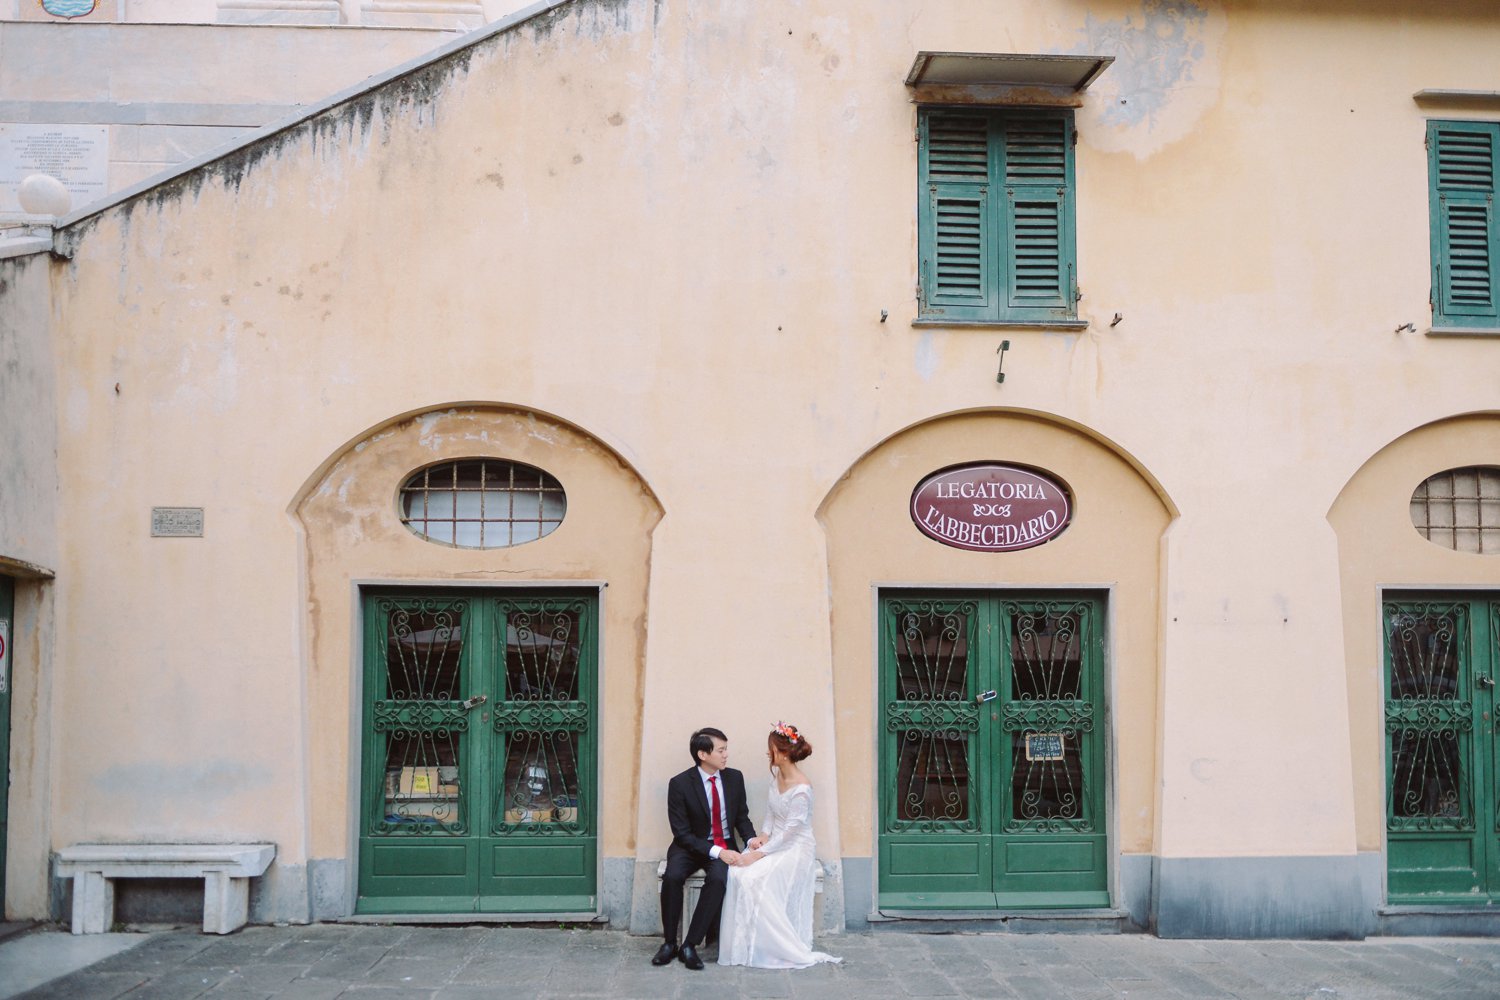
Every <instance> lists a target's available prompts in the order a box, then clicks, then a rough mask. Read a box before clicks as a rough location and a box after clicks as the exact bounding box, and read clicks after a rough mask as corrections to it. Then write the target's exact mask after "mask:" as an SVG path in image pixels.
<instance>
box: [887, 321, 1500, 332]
mask: <svg viewBox="0 0 1500 1000" xmlns="http://www.w3.org/2000/svg"><path fill="white" fill-rule="evenodd" d="M911 325H912V326H922V327H953V328H957V327H962V328H965V329H980V330H1087V329H1088V327H1089V321H1088V320H1086V319H914V320H912V321H911ZM1495 332H1500V331H1495Z"/></svg>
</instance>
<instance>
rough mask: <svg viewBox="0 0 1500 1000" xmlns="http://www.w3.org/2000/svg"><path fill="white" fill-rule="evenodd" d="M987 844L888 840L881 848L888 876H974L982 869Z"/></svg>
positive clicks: (986, 852)
mask: <svg viewBox="0 0 1500 1000" xmlns="http://www.w3.org/2000/svg"><path fill="white" fill-rule="evenodd" d="M987 854H988V845H987V844H984V843H982V842H979V841H967V842H958V843H954V842H951V841H948V842H943V843H937V844H934V843H932V842H931V841H930V840H927V841H922V840H919V841H914V842H912V841H908V842H905V843H903V842H901V841H891V842H890V843H889V844H888V845H887V847H886V851H885V857H887V858H888V859H889V861H890V867H889V868H888V869H887V870H888V871H889V872H890V873H891V874H892V875H923V876H929V877H930V876H938V875H960V876H964V877H966V878H974V877H976V876H978V875H979V874H980V873H981V872H982V871H984V869H985V862H986V861H988V860H989V859H988V857H987Z"/></svg>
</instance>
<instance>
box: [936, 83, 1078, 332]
mask: <svg viewBox="0 0 1500 1000" xmlns="http://www.w3.org/2000/svg"><path fill="white" fill-rule="evenodd" d="M919 138H920V142H921V148H920V157H921V178H922V201H921V205H920V220H919V221H920V227H921V231H920V245H921V253H922V265H921V302H920V305H921V315H922V317H923V318H924V319H939V320H943V319H946V320H952V321H955V322H965V321H968V322H986V321H988V322H1002V321H1014V322H1023V323H1024V322H1039V323H1046V322H1049V321H1054V320H1060V319H1072V318H1073V317H1074V315H1075V313H1074V304H1075V300H1076V295H1075V292H1074V280H1073V261H1074V250H1073V120H1072V116H1071V115H1069V114H1058V113H1056V112H1041V111H1027V110H1021V111H1017V110H1011V109H1006V110H1002V111H995V110H991V109H970V108H963V109H941V108H939V109H931V110H926V111H924V112H923V113H922V116H921V119H920V132H919Z"/></svg>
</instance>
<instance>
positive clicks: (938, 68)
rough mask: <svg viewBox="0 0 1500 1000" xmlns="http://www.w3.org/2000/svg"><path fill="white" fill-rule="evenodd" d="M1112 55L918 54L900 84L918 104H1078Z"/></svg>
mask: <svg viewBox="0 0 1500 1000" xmlns="http://www.w3.org/2000/svg"><path fill="white" fill-rule="evenodd" d="M1114 61H1115V57H1114V56H1074V55H1029V54H1018V53H997V52H918V53H917V58H916V61H915V62H913V63H912V65H911V72H910V73H908V74H906V85H907V86H908V87H911V88H912V89H913V90H915V91H916V92H917V99H918V100H943V99H964V98H967V99H969V100H989V101H996V102H1006V101H1015V102H1021V101H1034V102H1037V103H1045V104H1078V103H1080V102H1081V100H1082V98H1081V95H1082V94H1083V91H1084V90H1086V89H1087V88H1088V86H1089V84H1091V83H1093V82H1094V81H1095V80H1096V79H1098V77H1099V74H1100V73H1103V72H1104V71H1105V70H1106V69H1107V68H1108V67H1109V64H1110V63H1112V62H1114Z"/></svg>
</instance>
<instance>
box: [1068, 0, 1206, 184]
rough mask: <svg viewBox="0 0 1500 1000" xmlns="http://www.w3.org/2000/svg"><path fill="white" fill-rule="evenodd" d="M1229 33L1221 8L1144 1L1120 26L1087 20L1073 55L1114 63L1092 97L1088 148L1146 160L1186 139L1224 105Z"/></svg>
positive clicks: (1175, 0)
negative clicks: (1224, 50) (1224, 46)
mask: <svg viewBox="0 0 1500 1000" xmlns="http://www.w3.org/2000/svg"><path fill="white" fill-rule="evenodd" d="M1225 30H1226V16H1225V14H1224V11H1223V9H1222V4H1221V3H1219V2H1217V0H1205V2H1203V3H1196V2H1194V0H1143V2H1142V3H1141V5H1140V7H1139V9H1138V10H1137V11H1136V12H1134V13H1129V14H1126V15H1124V16H1123V17H1120V18H1114V19H1104V18H1099V17H1096V16H1095V15H1094V14H1092V13H1087V14H1085V15H1084V26H1083V27H1082V28H1081V29H1079V34H1080V36H1081V39H1080V41H1079V42H1078V43H1077V44H1076V45H1074V46H1073V47H1072V48H1071V49H1069V50H1067V51H1069V52H1070V53H1072V54H1075V55H1107V56H1114V57H1115V61H1114V64H1113V65H1111V66H1110V67H1109V69H1108V70H1107V71H1106V72H1105V73H1104V74H1103V75H1102V76H1100V77H1099V80H1098V82H1096V83H1095V84H1094V85H1093V87H1091V88H1090V90H1089V99H1088V104H1087V107H1088V111H1087V112H1086V114H1087V116H1088V117H1089V118H1090V119H1091V123H1090V124H1091V125H1092V126H1093V127H1092V128H1089V129H1086V130H1081V132H1082V134H1083V135H1084V137H1085V138H1086V139H1087V141H1089V142H1090V143H1091V144H1094V145H1098V146H1100V147H1102V148H1104V149H1106V150H1110V151H1114V150H1117V149H1118V150H1125V149H1128V150H1129V151H1131V152H1134V153H1136V154H1137V155H1141V154H1144V153H1150V152H1154V151H1155V150H1156V149H1160V148H1161V147H1162V146H1164V145H1166V144H1167V143H1169V142H1172V141H1175V140H1176V139H1178V138H1180V137H1182V136H1184V135H1186V134H1187V133H1188V131H1189V130H1190V129H1192V128H1193V126H1194V125H1196V124H1197V122H1198V119H1199V118H1200V117H1201V116H1202V114H1203V113H1204V112H1205V111H1206V110H1207V109H1208V108H1209V107H1211V106H1212V105H1213V104H1214V103H1216V102H1217V101H1218V95H1219V47H1220V43H1221V42H1222V39H1223V36H1224V33H1225Z"/></svg>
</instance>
